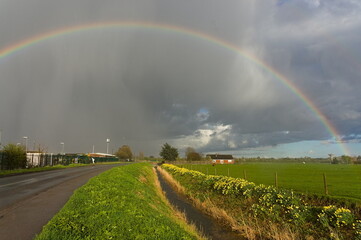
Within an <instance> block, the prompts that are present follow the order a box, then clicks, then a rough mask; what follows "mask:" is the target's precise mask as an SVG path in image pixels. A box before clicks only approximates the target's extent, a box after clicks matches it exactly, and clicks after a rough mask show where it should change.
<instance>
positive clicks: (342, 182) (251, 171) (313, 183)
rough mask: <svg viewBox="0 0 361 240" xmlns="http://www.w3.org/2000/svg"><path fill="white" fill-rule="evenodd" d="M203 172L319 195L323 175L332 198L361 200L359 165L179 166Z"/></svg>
mask: <svg viewBox="0 0 361 240" xmlns="http://www.w3.org/2000/svg"><path fill="white" fill-rule="evenodd" d="M181 166H182V167H185V168H188V169H191V170H196V171H200V172H202V173H204V174H212V175H223V176H230V177H235V178H245V177H246V179H247V180H248V181H250V182H254V183H256V184H265V185H275V174H276V173H277V179H278V187H280V188H287V189H292V190H295V191H298V192H303V193H309V194H318V195H323V194H324V193H325V190H324V182H323V174H324V173H325V174H326V179H327V186H328V193H329V195H330V196H333V197H341V198H349V199H353V200H354V201H359V202H361V191H360V189H361V165H351V164H350V165H345V164H321V163H306V164H302V163H244V164H239V165H238V164H237V165H216V166H212V165H210V164H209V165H190V164H187V165H181Z"/></svg>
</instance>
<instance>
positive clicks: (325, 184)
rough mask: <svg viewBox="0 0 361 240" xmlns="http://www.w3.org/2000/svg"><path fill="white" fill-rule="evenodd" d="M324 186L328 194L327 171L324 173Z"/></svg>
mask: <svg viewBox="0 0 361 240" xmlns="http://www.w3.org/2000/svg"><path fill="white" fill-rule="evenodd" d="M323 186H324V188H325V194H326V195H328V188H327V179H326V173H323Z"/></svg>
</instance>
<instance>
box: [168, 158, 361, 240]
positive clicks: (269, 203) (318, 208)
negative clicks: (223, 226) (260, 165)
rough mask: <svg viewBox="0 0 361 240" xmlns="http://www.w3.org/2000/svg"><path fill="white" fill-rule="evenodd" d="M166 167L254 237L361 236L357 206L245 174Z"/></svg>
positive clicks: (188, 190) (199, 197)
mask: <svg viewBox="0 0 361 240" xmlns="http://www.w3.org/2000/svg"><path fill="white" fill-rule="evenodd" d="M162 167H163V168H164V169H165V170H167V171H168V172H169V173H170V174H172V176H173V177H174V178H175V179H176V180H177V181H178V182H179V183H180V184H181V185H182V186H183V187H185V189H186V193H187V194H188V195H189V196H190V197H191V198H193V199H196V200H197V201H201V202H210V204H208V207H209V206H210V205H214V206H215V207H217V208H221V209H224V210H225V215H226V216H230V217H232V221H231V222H232V223H231V225H232V227H233V228H234V229H236V230H238V231H240V232H243V233H244V235H245V236H246V237H247V238H248V239H308V240H309V239H361V223H360V221H359V220H358V219H357V217H356V215H355V212H352V209H351V210H350V209H347V208H345V207H342V206H333V205H331V206H322V205H317V204H315V203H314V202H307V200H305V199H303V198H302V196H301V195H299V194H297V193H294V192H293V191H291V190H284V189H277V188H275V187H272V186H266V185H262V184H260V185H257V184H255V183H253V182H248V181H246V180H244V179H241V178H232V177H227V176H219V175H206V174H203V173H201V172H198V171H193V170H189V169H186V168H179V167H176V166H174V165H170V164H164V165H163V166H162ZM206 208H207V206H206V207H205V209H206Z"/></svg>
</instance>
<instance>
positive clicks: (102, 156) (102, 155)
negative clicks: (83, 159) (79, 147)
mask: <svg viewBox="0 0 361 240" xmlns="http://www.w3.org/2000/svg"><path fill="white" fill-rule="evenodd" d="M88 156H89V157H101V158H106V157H112V158H113V157H116V156H115V155H113V154H108V153H89V154H88Z"/></svg>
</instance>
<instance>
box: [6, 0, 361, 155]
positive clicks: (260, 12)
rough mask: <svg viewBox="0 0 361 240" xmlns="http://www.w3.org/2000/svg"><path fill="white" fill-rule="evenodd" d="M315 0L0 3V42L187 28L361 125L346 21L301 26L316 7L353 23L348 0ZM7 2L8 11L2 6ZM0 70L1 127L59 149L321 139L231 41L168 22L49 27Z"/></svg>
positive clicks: (341, 121)
mask: <svg viewBox="0 0 361 240" xmlns="http://www.w3.org/2000/svg"><path fill="white" fill-rule="evenodd" d="M319 3H320V4H317V2H315V1H313V2H312V1H285V2H284V3H283V4H279V5H277V4H274V3H273V2H271V1H231V2H227V3H224V2H217V1H211V2H209V1H207V2H206V1H200V2H195V3H189V2H180V1H169V0H167V1H160V0H159V1H156V0H154V1H137V2H135V1H107V2H99V1H82V0H78V1H56V2H49V1H40V0H32V1H21V2H14V1H11V2H10V1H8V2H6V3H2V6H1V8H0V9H1V10H0V16H1V21H0V29H1V30H2V32H4V33H5V34H4V35H2V37H1V39H0V46H1V47H4V46H7V45H8V44H10V43H12V42H16V41H19V40H20V39H24V38H27V37H29V36H32V35H37V34H39V33H42V32H46V31H49V30H50V29H57V28H59V27H63V26H71V25H77V24H82V23H87V22H98V21H125V20H127V21H150V22H160V23H165V24H174V25H179V26H183V27H186V28H191V29H194V30H199V31H201V32H204V33H207V34H211V35H214V36H216V37H218V38H221V39H224V40H226V41H229V42H232V43H234V44H236V45H237V46H239V47H240V48H242V49H244V50H246V51H247V52H251V53H252V54H253V55H255V56H257V57H258V58H259V59H260V60H263V61H265V62H267V64H269V65H271V66H272V67H273V68H275V69H276V70H278V71H279V72H281V73H282V74H284V75H285V76H286V77H287V78H289V79H290V81H293V82H294V83H295V84H296V85H297V86H298V87H299V88H300V89H301V90H302V91H303V92H304V93H305V94H306V95H307V96H308V97H309V98H310V99H312V101H313V102H314V103H315V105H316V106H317V107H319V109H320V110H321V111H322V112H323V113H324V114H325V115H326V116H327V117H328V118H329V119H330V120H331V122H332V123H333V124H334V125H335V126H336V127H337V128H338V129H339V130H340V134H342V135H344V136H347V137H348V138H352V137H354V136H358V134H359V133H360V130H361V129H360V126H361V125H360V120H361V109H360V105H359V102H360V101H359V100H360V97H359V96H360V95H359V92H360V90H361V84H360V81H359V79H360V71H359V70H357V66H359V65H360V62H361V49H360V47H359V46H358V43H359V40H360V37H361V35H360V34H359V32H360V31H358V30H359V25H358V24H356V23H353V24H348V23H347V28H345V29H342V27H341V26H342V24H341V23H340V24H339V25H337V26H328V27H329V28H326V30H323V32H322V34H319V33H314V32H312V31H311V30H312V29H315V26H314V22H313V21H312V20H317V19H319V17H320V15H322V16H324V20H323V22H322V24H326V23H327V22H328V19H330V21H331V22H332V23H334V22H337V21H335V19H341V17H343V18H345V19H346V20H347V21H349V20H351V19H355V20H357V21H358V17H357V16H356V12H357V11H358V12H360V11H359V10H360V8H356V7H355V6H358V5H356V4H357V2H352V1H347V3H348V4H346V3H345V4H342V5H340V4H339V3H337V1H336V2H334V1H329V2H327V1H319ZM40 6H41V7H40ZM351 7H353V10H352V11H351V12H349V13H347V11H344V10H345V9H351ZM15 12H16V13H17V14H16V16H17V17H14V14H10V13H15ZM3 13H4V14H3ZM296 13H297V14H296ZM310 19H311V20H310ZM322 24H320V25H319V26H321V25H322ZM322 26H327V25H322ZM316 27H317V26H316ZM290 29H291V31H289V30H290ZM301 29H305V31H304V32H302V30H301ZM3 36H4V37H3ZM334 36H336V39H335V38H334ZM335 40H337V41H335ZM0 76H1V84H0V128H2V129H4V137H5V136H6V139H7V140H8V141H13V142H16V141H20V140H21V137H22V136H24V135H28V136H29V137H31V138H32V139H34V140H36V141H37V142H39V143H42V144H44V145H46V146H48V147H49V149H50V150H52V151H57V150H58V149H59V143H60V141H64V142H65V143H66V148H67V149H68V151H90V150H91V146H92V145H95V146H96V149H99V151H104V148H105V143H104V141H105V139H106V138H111V139H112V144H113V146H112V148H116V147H117V146H118V145H121V144H124V143H129V144H131V145H132V146H133V147H134V149H135V150H136V151H140V150H142V151H146V153H147V154H157V152H158V151H159V146H160V144H162V143H163V142H164V141H169V142H171V143H174V144H178V145H179V146H187V145H190V143H192V144H196V145H197V147H198V148H199V149H200V150H201V151H203V152H207V151H220V150H236V149H245V148H254V147H260V146H275V145H277V144H281V143H290V142H297V141H303V140H325V139H328V138H329V137H330V135H329V133H328V132H327V130H326V129H325V128H324V127H323V126H322V124H321V123H320V120H319V119H318V118H317V116H315V115H314V113H312V111H310V109H308V107H307V106H305V104H304V103H303V102H302V100H301V99H300V98H299V97H297V96H296V95H295V94H294V93H292V92H291V91H290V90H289V89H288V88H287V86H285V85H284V84H283V83H282V82H281V81H280V80H279V79H277V77H275V76H274V75H272V74H271V73H270V72H269V71H267V70H266V69H264V68H262V67H261V66H258V65H257V64H255V63H254V62H253V63H252V61H250V60H249V59H247V58H245V57H244V56H241V55H239V54H238V53H237V52H235V51H230V50H227V49H226V48H223V47H221V46H218V45H216V44H213V43H211V42H207V41H204V40H201V39H197V38H194V37H191V36H189V35H186V34H180V33H174V32H171V31H161V30H155V29H153V30H149V29H148V30H146V29H128V30H125V29H99V30H96V31H95V30H94V31H86V32H82V33H76V34H71V35H66V36H61V37H58V38H54V39H51V40H48V41H46V42H42V43H40V44H37V45H34V46H32V47H29V48H26V49H24V50H22V51H20V52H18V53H17V54H14V55H13V56H10V57H7V58H6V59H2V60H0ZM202 109H203V110H204V109H206V113H205V114H204V115H203V116H201V115H200V111H201V110H202ZM222 126H223V127H224V128H222ZM207 134H209V135H207ZM345 138H346V137H345ZM354 138H356V137H354ZM19 139H20V140H19Z"/></svg>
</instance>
